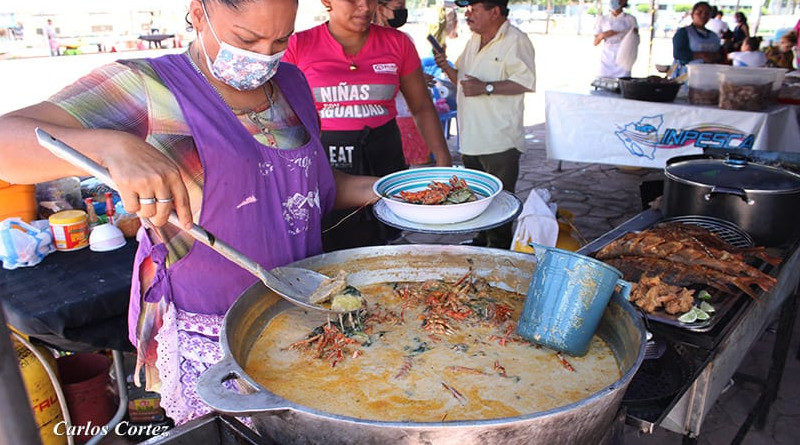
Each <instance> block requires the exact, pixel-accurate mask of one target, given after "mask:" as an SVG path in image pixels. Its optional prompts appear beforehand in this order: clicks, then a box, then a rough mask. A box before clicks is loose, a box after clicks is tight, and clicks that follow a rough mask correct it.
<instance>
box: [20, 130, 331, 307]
mask: <svg viewBox="0 0 800 445" xmlns="http://www.w3.org/2000/svg"><path fill="white" fill-rule="evenodd" d="M35 131H36V138H37V139H38V140H39V144H41V145H42V146H43V147H45V148H47V149H48V150H50V152H51V153H53V154H54V155H56V156H58V157H59V158H61V159H63V160H65V161H67V162H69V163H70V164H72V165H74V166H76V167H79V168H81V169H83V170H85V171H86V172H87V173H90V174H91V175H93V176H94V177H96V178H97V179H98V180H100V181H101V182H103V183H105V184H106V185H108V186H109V187H111V188H113V189H115V190H118V188H117V185H116V184H115V183H114V181H113V180H112V179H111V176H110V175H109V173H108V170H106V169H105V168H103V167H102V166H100V165H99V164H97V163H96V162H94V161H93V160H91V159H89V158H88V157H86V156H85V155H83V154H82V153H80V152H78V151H77V150H75V149H74V148H72V147H70V146H69V145H67V144H65V143H64V142H62V141H60V140H58V139H56V138H55V137H53V136H52V135H51V134H49V133H47V132H46V131H44V130H42V129H41V128H39V127H36V130H35ZM168 221H169V223H170V224H172V225H173V226H175V227H177V228H179V229H181V230H183V231H185V232H186V233H188V234H189V235H191V236H192V238H194V239H196V240H197V241H200V242H201V243H203V244H205V245H206V246H208V247H210V248H211V249H213V250H214V251H215V252H217V253H219V254H220V255H222V256H224V257H225V258H227V259H228V260H230V261H233V262H234V263H236V264H238V265H239V266H241V267H242V268H244V269H245V270H247V271H248V272H250V273H251V274H253V275H255V276H256V277H257V278H258V279H259V280H261V282H263V283H264V285H265V286H267V288H269V289H270V290H272V291H274V292H275V293H277V294H278V295H280V296H281V297H283V298H285V299H286V300H288V301H289V302H291V303H293V304H295V305H297V306H301V307H303V308H306V309H311V310H315V311H320V312H325V313H334V314H339V313H340V312H337V311H334V310H331V309H327V308H324V307H322V306H318V305H316V304H313V303H311V302H310V301H309V297H310V296H311V294H312V293H313V292H314V290H316V289H317V288H318V287H319V286H320V284H321V283H322V281H323V280H326V279H327V278H328V277H327V276H325V275H323V274H321V273H319V272H315V271H313V270H309V269H301V268H297V267H276V268H275V269H272V270H271V271H268V270H266V269H264V268H263V267H262V266H261V265H260V264H258V263H257V262H255V261H253V260H252V259H250V258H248V257H247V256H245V255H243V254H242V253H241V252H239V251H237V250H236V249H234V248H233V247H231V246H230V245H228V244H227V243H225V242H223V241H222V240H220V239H218V238H217V237H216V236H214V234H212V233H210V232H209V231H207V230H206V229H204V228H203V227H202V226H199V225H197V224H192V228H191V229H186V228H184V227H183V225H182V224H181V223H180V221H179V220H178V215H177V214H176V213H175V212H174V211H172V212H170V215H169V220H168Z"/></svg>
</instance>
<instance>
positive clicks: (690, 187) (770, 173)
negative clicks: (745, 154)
mask: <svg viewBox="0 0 800 445" xmlns="http://www.w3.org/2000/svg"><path fill="white" fill-rule="evenodd" d="M664 175H665V176H666V179H665V180H664V198H663V201H662V210H663V212H664V214H665V215H666V216H683V215H705V216H713V217H717V218H721V219H725V220H728V221H730V222H732V223H734V224H736V225H738V226H739V227H741V228H742V229H744V231H745V232H747V233H749V234H750V236H752V237H753V240H754V241H755V242H756V244H758V245H764V246H779V245H783V244H787V243H789V242H791V241H793V240H794V238H795V237H796V236H797V234H798V229H800V225H798V224H797V221H800V175H798V174H796V173H793V172H790V171H788V170H783V169H780V168H776V167H771V166H767V165H761V164H755V163H749V162H747V161H746V160H740V159H712V158H709V157H707V156H704V155H695V156H682V157H677V158H672V159H670V160H668V161H667V166H666V168H665V169H664Z"/></svg>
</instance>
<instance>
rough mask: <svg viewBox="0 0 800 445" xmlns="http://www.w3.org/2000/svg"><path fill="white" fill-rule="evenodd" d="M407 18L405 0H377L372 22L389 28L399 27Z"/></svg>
mask: <svg viewBox="0 0 800 445" xmlns="http://www.w3.org/2000/svg"><path fill="white" fill-rule="evenodd" d="M407 20H408V9H406V0H378V7H377V9H376V10H375V16H374V17H373V19H372V23H375V24H376V25H381V26H388V27H390V28H399V27H401V26H403V25H405V24H406V21H407Z"/></svg>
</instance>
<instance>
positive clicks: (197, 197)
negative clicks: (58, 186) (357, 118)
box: [0, 0, 374, 423]
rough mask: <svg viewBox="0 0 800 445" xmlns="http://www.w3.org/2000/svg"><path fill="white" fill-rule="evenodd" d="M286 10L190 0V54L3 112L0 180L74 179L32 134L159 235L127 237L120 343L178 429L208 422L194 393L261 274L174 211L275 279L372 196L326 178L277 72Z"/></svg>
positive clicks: (309, 120)
mask: <svg viewBox="0 0 800 445" xmlns="http://www.w3.org/2000/svg"><path fill="white" fill-rule="evenodd" d="M296 12H297V1H296V0H192V2H191V4H190V12H189V16H190V17H191V22H192V23H193V25H194V28H195V30H196V31H197V38H196V40H195V41H194V42H193V43H192V44H191V45H190V46H189V48H188V50H187V51H186V52H185V53H182V54H175V55H167V56H163V57H159V58H156V59H138V60H130V61H118V62H116V63H111V64H109V65H106V66H103V67H101V68H98V69H97V70H95V71H93V72H92V73H91V74H89V75H88V76H86V77H84V78H82V79H80V80H79V81H78V82H76V83H75V84H73V85H71V86H69V87H67V88H65V89H64V90H62V91H61V92H59V93H57V94H56V95H55V96H53V97H51V98H50V99H49V100H48V101H45V102H42V103H39V104H37V105H33V106H30V107H27V108H24V109H21V110H17V111H14V112H12V113H9V114H7V115H5V116H2V117H0V177H2V178H3V179H5V180H7V181H10V182H13V183H23V184H29V183H35V182H42V181H48V180H52V179H55V178H60V177H64V176H70V175H83V174H85V173H84V172H82V171H81V170H79V169H76V168H75V167H73V166H71V165H70V164H67V163H65V162H64V161H62V160H60V159H58V158H56V157H54V156H52V155H51V154H50V153H49V152H47V151H46V150H45V149H44V148H41V147H39V146H38V144H37V143H36V139H35V137H34V133H33V129H34V128H35V127H37V126H38V127H42V128H43V129H45V130H46V131H48V132H50V133H52V134H53V135H54V136H56V137H58V138H59V139H62V140H63V141H65V142H66V143H67V144H69V145H71V146H73V147H75V148H77V149H78V150H80V151H81V152H82V153H83V154H85V155H86V156H88V157H90V158H92V159H94V160H95V161H97V162H98V163H100V164H101V165H103V166H105V167H106V168H107V169H108V170H109V172H110V174H111V177H112V178H113V179H114V181H115V182H116V183H117V185H118V187H119V189H120V195H121V197H122V201H123V203H124V205H125V209H126V210H127V211H129V212H138V214H139V215H140V216H141V217H144V218H149V220H150V222H151V223H152V225H153V226H155V227H154V228H153V229H152V230H149V231H148V232H145V231H144V230H142V231H140V233H139V236H138V239H139V242H140V244H139V248H138V251H137V253H136V259H135V262H134V274H133V281H132V285H131V303H130V310H129V325H130V338H131V341H133V342H134V344H135V345H136V346H137V350H138V363H137V373H136V374H135V376H136V378H137V381H138V370H139V366H140V365H144V367H145V374H146V378H147V386H148V388H150V389H157V390H158V391H159V392H160V393H161V397H162V400H161V405H162V406H163V407H164V408H165V410H166V412H167V414H168V415H169V416H170V417H172V418H173V419H174V420H175V422H176V423H183V422H186V421H188V420H190V419H193V418H195V417H198V416H200V415H202V414H204V413H206V412H208V411H209V408H208V407H206V406H205V405H204V404H202V403H201V402H200V400H199V399H198V397H197V395H196V394H195V391H194V384H195V382H196V379H197V376H198V375H199V374H200V373H202V372H203V371H204V370H205V369H206V368H207V367H208V366H209V365H210V364H212V363H214V362H216V361H218V360H219V359H220V358H221V352H220V349H219V346H218V336H219V329H220V324H221V321H222V317H223V315H224V314H225V312H226V310H227V309H228V308H229V307H230V305H231V304H232V303H233V301H234V300H235V299H236V297H237V296H238V295H239V294H240V293H241V292H242V291H243V290H244V289H246V288H247V287H249V286H250V285H251V284H253V283H254V282H255V281H256V279H255V278H254V277H253V276H252V275H250V274H249V273H248V272H246V271H244V270H243V269H241V268H239V266H237V265H235V264H233V263H231V262H229V261H227V260H225V259H224V258H222V257H221V256H220V255H218V254H217V253H215V252H213V251H212V250H210V249H209V248H207V247H206V246H205V245H202V244H200V243H193V242H192V240H191V238H189V237H188V236H187V235H185V234H183V233H182V232H181V231H180V230H178V229H176V228H174V227H170V226H165V225H164V224H165V222H166V220H167V215H168V214H169V212H170V211H171V210H173V209H174V210H175V211H176V212H177V214H178V216H179V218H180V221H181V224H183V225H184V226H185V227H188V226H190V225H191V223H192V222H193V221H195V222H198V223H199V224H201V225H203V226H204V227H206V228H207V229H209V230H210V231H211V232H212V233H214V234H216V235H217V236H218V237H219V238H220V239H223V240H225V241H227V242H228V243H230V244H231V245H232V246H233V247H234V248H236V249H238V250H239V251H241V252H243V253H244V254H245V255H248V256H249V257H251V258H253V259H255V260H256V261H258V262H259V263H260V264H261V265H262V266H263V267H265V268H267V269H270V268H273V267H276V266H280V265H283V264H287V263H290V262H292V261H295V260H298V259H301V258H304V257H306V256H310V255H315V254H318V253H320V252H321V251H322V246H321V237H320V224H321V218H322V215H323V214H324V213H325V212H327V211H329V210H331V209H332V208H333V207H334V206H336V207H340V208H343V207H355V206H358V205H361V204H362V203H363V202H365V201H367V200H369V199H371V196H372V192H371V187H372V184H373V183H374V178H367V177H354V176H349V175H346V174H343V173H339V172H332V171H331V168H330V166H329V164H328V160H327V155H326V153H325V152H324V151H323V149H322V146H321V145H320V142H319V124H318V120H317V113H316V109H315V107H314V102H313V98H312V97H311V94H310V91H309V88H308V85H307V84H306V82H305V80H304V78H303V76H302V74H301V73H300V72H299V71H298V70H297V69H296V68H295V67H294V66H291V65H288V64H282V63H280V62H279V61H280V57H281V54H282V52H283V50H284V49H285V48H286V45H287V43H288V40H289V36H290V35H291V34H292V32H293V31H294V20H295V15H296ZM233 222H235V223H233ZM156 347H157V349H156Z"/></svg>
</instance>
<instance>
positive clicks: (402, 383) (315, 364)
mask: <svg viewBox="0 0 800 445" xmlns="http://www.w3.org/2000/svg"><path fill="white" fill-rule="evenodd" d="M359 290H360V292H361V293H362V294H363V295H364V296H365V301H366V304H367V309H366V310H364V311H361V312H360V313H359V315H358V316H357V317H352V318H350V317H346V318H345V319H344V320H332V321H329V322H326V320H325V319H324V316H323V317H322V318H318V317H316V316H315V315H314V314H307V313H305V312H303V311H302V310H301V309H296V308H292V309H288V310H286V311H284V312H282V313H281V314H279V315H277V316H276V317H275V318H273V319H272V320H271V322H270V323H269V324H268V325H267V327H266V328H265V330H264V331H263V332H262V334H261V335H260V337H259V338H258V340H257V341H256V343H255V345H254V346H253V348H252V350H251V351H250V354H249V356H248V359H247V363H246V365H245V371H246V372H247V374H248V375H250V376H253V378H254V379H255V380H256V381H257V382H258V383H259V384H261V385H262V386H263V387H265V388H267V389H268V390H269V391H271V392H273V393H275V394H277V395H279V396H280V397H283V398H285V399H287V400H290V401H292V402H295V403H298V404H301V405H304V406H307V407H311V408H315V409H318V410H321V411H325V412H328V413H333V414H339V415H344V416H351V417H356V418H361V419H369V420H382V421H415V422H440V421H454V420H478V419H495V418H503V417H514V416H519V415H525V414H531V413H535V412H540V411H545V410H549V409H553V408H557V407H560V406H564V405H567V404H569V403H573V402H576V401H578V400H581V399H584V398H586V397H588V396H590V395H591V394H593V393H595V392H597V391H599V390H601V389H602V388H605V387H607V386H609V385H611V384H612V383H614V382H615V381H617V380H618V379H619V378H620V370H619V366H618V364H617V362H616V359H615V357H614V354H613V352H612V351H611V349H610V348H609V347H608V345H607V344H606V343H605V341H603V340H602V339H600V338H599V337H597V336H595V337H594V338H593V339H592V343H591V347H590V349H589V352H588V353H587V354H586V355H585V356H583V357H570V356H562V355H561V354H557V353H555V352H554V351H552V350H549V349H546V348H543V347H539V346H536V345H533V344H531V343H529V342H527V341H525V340H524V339H522V338H520V337H518V336H517V335H516V334H515V333H514V331H515V329H516V322H515V321H514V320H517V319H518V318H519V313H520V311H521V309H522V305H523V302H524V298H525V297H524V295H519V294H516V293H512V292H508V291H504V290H501V289H497V288H493V287H490V286H489V285H488V284H486V282H485V281H484V280H482V279H476V278H474V277H472V275H471V274H469V273H468V274H467V275H465V276H464V277H462V278H461V280H459V281H458V282H456V283H444V282H442V281H438V280H430V281H426V282H424V283H385V284H376V285H371V286H365V287H363V288H361V289H359ZM315 317H316V318H315Z"/></svg>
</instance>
